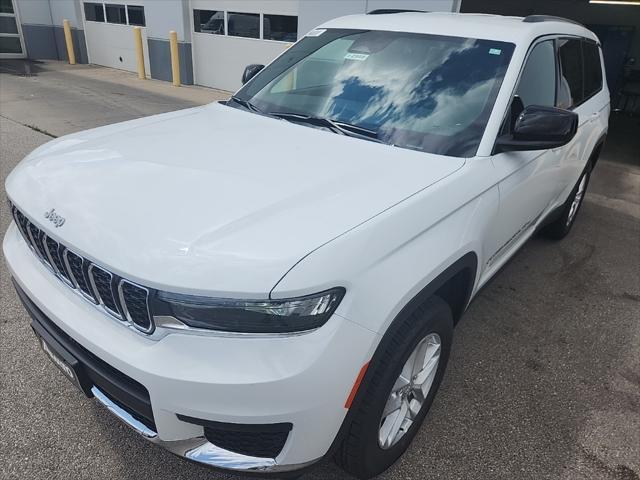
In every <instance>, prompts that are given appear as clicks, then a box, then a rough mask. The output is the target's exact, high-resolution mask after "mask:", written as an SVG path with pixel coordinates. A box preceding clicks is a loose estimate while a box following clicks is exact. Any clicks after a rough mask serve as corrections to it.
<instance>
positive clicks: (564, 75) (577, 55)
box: [558, 38, 584, 108]
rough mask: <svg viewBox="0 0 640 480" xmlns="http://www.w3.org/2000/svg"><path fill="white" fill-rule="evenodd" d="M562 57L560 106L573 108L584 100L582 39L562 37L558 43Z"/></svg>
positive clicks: (559, 90) (559, 89) (559, 92)
mask: <svg viewBox="0 0 640 480" xmlns="http://www.w3.org/2000/svg"><path fill="white" fill-rule="evenodd" d="M558 56H559V57H560V71H561V75H560V85H559V88H558V106H559V107H560V108H572V107H575V106H576V105H579V104H581V103H582V101H583V100H584V82H583V73H582V41H581V40H578V39H567V38H562V39H560V40H559V44H558Z"/></svg>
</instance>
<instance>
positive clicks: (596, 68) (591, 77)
mask: <svg viewBox="0 0 640 480" xmlns="http://www.w3.org/2000/svg"><path fill="white" fill-rule="evenodd" d="M599 50H600V49H599V48H598V45H596V44H595V43H594V42H583V44H582V53H583V58H584V97H585V99H586V98H589V97H591V96H592V95H594V94H596V93H597V92H598V91H600V89H601V88H602V67H601V64H600V51H599Z"/></svg>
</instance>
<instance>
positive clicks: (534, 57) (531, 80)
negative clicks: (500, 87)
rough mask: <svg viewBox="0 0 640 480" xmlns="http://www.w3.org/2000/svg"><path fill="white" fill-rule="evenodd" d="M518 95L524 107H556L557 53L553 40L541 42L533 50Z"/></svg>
mask: <svg viewBox="0 0 640 480" xmlns="http://www.w3.org/2000/svg"><path fill="white" fill-rule="evenodd" d="M516 95H517V96H519V97H520V100H522V107H528V106H529V105H541V106H545V107H553V106H554V105H555V103H556V53H555V48H554V45H553V40H547V41H544V42H541V43H539V44H537V45H536V46H535V47H534V48H533V50H532V51H531V53H530V54H529V58H528V59H527V63H526V65H525V66H524V69H523V71H522V75H521V77H520V83H519V84H518V88H517V90H516Z"/></svg>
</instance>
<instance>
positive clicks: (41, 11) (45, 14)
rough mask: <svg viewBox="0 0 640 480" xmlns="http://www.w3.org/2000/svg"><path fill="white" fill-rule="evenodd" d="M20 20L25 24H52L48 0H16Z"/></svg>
mask: <svg viewBox="0 0 640 480" xmlns="http://www.w3.org/2000/svg"><path fill="white" fill-rule="evenodd" d="M16 4H17V7H18V11H19V13H20V22H22V23H23V24H27V25H52V21H51V11H50V10H49V0H26V1H25V0H18V1H17V2H16Z"/></svg>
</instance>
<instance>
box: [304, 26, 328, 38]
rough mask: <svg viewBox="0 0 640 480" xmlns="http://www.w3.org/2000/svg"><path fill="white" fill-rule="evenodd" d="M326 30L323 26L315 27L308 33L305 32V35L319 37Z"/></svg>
mask: <svg viewBox="0 0 640 480" xmlns="http://www.w3.org/2000/svg"><path fill="white" fill-rule="evenodd" d="M326 31H327V30H325V29H324V28H316V29H314V30H311V31H310V32H309V33H307V37H319V36H320V35H322V34H323V33H324V32H326Z"/></svg>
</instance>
